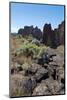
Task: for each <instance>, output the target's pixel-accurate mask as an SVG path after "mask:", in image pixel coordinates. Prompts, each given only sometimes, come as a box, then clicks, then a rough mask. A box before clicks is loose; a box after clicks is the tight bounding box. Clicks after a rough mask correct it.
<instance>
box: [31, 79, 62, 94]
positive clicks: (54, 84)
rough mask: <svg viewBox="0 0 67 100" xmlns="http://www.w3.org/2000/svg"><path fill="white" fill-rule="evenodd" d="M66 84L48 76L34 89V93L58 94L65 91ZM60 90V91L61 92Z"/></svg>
mask: <svg viewBox="0 0 67 100" xmlns="http://www.w3.org/2000/svg"><path fill="white" fill-rule="evenodd" d="M63 88H64V85H63V84H62V83H59V82H58V81H56V80H53V79H51V78H48V79H46V80H43V81H42V82H41V83H40V84H39V85H38V86H37V87H36V88H35V89H34V91H33V94H32V95H56V94H60V93H61V94H63V93H64V89H63ZM59 91H60V92H59Z"/></svg>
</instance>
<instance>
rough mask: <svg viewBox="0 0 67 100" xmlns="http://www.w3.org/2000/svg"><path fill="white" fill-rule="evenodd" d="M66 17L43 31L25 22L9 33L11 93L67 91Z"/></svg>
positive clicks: (32, 93) (18, 94)
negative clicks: (66, 56) (21, 26)
mask: <svg viewBox="0 0 67 100" xmlns="http://www.w3.org/2000/svg"><path fill="white" fill-rule="evenodd" d="M64 34H65V33H64V21H63V22H62V23H61V24H60V25H58V28H57V29H54V30H52V27H51V24H45V25H44V27H43V32H42V31H41V30H40V29H39V28H38V27H37V26H36V27H35V28H34V27H33V26H25V27H24V28H22V29H19V30H18V33H17V34H14V33H11V34H10V45H11V49H10V56H11V59H10V65H11V66H10V96H11V97H16V96H17V97H18V96H38V95H57V94H64V93H65V77H64V69H65V63H64V59H65V58H64Z"/></svg>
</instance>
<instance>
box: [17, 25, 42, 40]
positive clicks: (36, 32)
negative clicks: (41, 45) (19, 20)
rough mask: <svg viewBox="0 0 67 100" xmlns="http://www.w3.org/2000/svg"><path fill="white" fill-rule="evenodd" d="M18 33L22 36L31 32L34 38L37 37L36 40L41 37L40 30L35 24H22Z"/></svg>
mask: <svg viewBox="0 0 67 100" xmlns="http://www.w3.org/2000/svg"><path fill="white" fill-rule="evenodd" d="M18 34H21V35H22V36H25V35H30V34H31V35H32V36H33V37H34V38H37V39H38V40H40V39H41V38H42V32H41V30H40V29H39V28H38V27H37V26H36V27H35V28H34V27H33V26H24V29H19V30H18Z"/></svg>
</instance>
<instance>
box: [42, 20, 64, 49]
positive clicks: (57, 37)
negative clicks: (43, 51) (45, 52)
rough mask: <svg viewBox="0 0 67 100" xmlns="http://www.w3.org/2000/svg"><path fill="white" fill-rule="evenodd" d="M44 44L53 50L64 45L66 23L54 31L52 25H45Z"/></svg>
mask: <svg viewBox="0 0 67 100" xmlns="http://www.w3.org/2000/svg"><path fill="white" fill-rule="evenodd" d="M43 43H44V44H45V45H47V46H50V47H52V48H56V47H57V46H59V45H62V44H64V21H63V22H62V23H61V24H59V25H58V28H57V29H54V30H52V27H51V24H45V25H44V28H43Z"/></svg>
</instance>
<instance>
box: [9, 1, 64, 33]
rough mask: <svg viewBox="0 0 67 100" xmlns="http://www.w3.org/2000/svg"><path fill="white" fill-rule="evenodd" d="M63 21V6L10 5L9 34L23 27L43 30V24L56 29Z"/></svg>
mask: <svg viewBox="0 0 67 100" xmlns="http://www.w3.org/2000/svg"><path fill="white" fill-rule="evenodd" d="M63 20H64V6H55V5H36V4H23V3H11V32H17V31H18V29H19V28H23V27H24V26H25V25H28V26H30V25H33V26H34V27H35V26H38V27H39V28H40V29H41V30H43V26H44V24H45V23H51V25H52V28H53V29H54V28H57V27H58V24H60V23H61V22H62V21H63Z"/></svg>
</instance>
